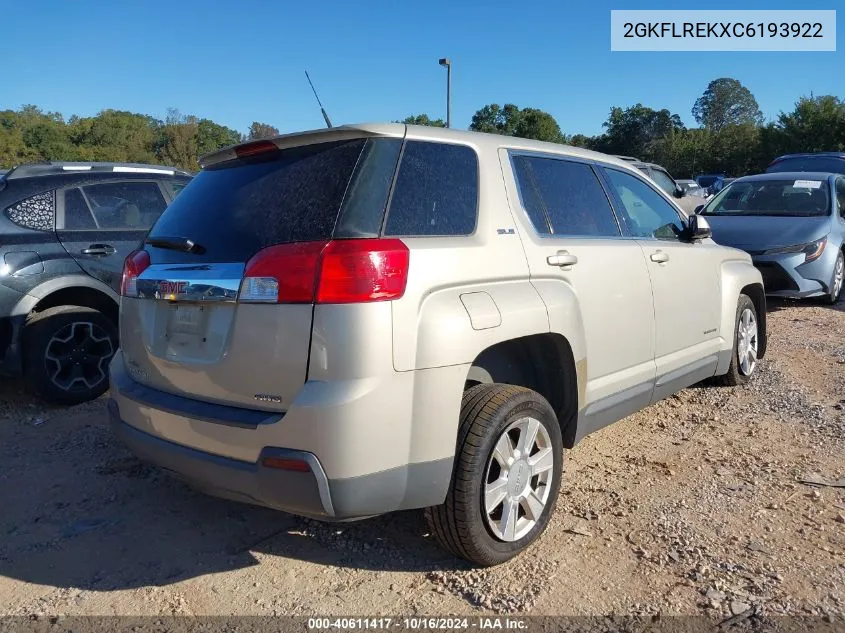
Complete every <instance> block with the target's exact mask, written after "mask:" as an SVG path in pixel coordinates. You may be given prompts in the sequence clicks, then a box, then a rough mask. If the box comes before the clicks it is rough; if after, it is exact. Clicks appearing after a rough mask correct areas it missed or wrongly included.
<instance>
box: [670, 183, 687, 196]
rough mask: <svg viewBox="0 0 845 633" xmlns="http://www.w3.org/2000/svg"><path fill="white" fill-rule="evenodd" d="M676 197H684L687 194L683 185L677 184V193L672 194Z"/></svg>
mask: <svg viewBox="0 0 845 633" xmlns="http://www.w3.org/2000/svg"><path fill="white" fill-rule="evenodd" d="M672 195H673V196H675V197H676V198H683V197H684V196H685V195H686V191H684V188H683V187H681V185H675V193H673V194H672Z"/></svg>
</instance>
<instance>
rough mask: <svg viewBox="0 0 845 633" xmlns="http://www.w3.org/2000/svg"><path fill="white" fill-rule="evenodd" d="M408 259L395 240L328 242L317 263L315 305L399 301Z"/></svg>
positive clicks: (408, 256) (405, 250)
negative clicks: (318, 266)
mask: <svg viewBox="0 0 845 633" xmlns="http://www.w3.org/2000/svg"><path fill="white" fill-rule="evenodd" d="M410 255H411V253H410V251H408V247H407V246H405V244H404V243H403V242H402V241H401V240H396V239H385V240H381V239H363V240H342V241H336V242H329V245H328V246H327V247H326V249H325V250H324V251H323V255H322V257H321V261H320V273H319V277H318V280H317V303H363V302H367V301H389V300H390V299H399V298H400V297H401V296H402V295H403V294H405V284H406V283H407V281H408V264H409V262H410Z"/></svg>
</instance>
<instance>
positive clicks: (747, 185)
mask: <svg viewBox="0 0 845 633" xmlns="http://www.w3.org/2000/svg"><path fill="white" fill-rule="evenodd" d="M702 213H703V214H705V215H767V216H799V217H809V216H823V215H828V214H829V213H830V194H829V192H828V185H827V182H826V181H824V180H794V179H790V180H750V181H748V180H747V181H743V182H734V183H731V184H730V185H728V186H727V187H725V188H724V189H722V191H720V192H719V194H718V195H717V196H716V197H715V198H713V200H712V202H710V204H708V205H707V207H706V208H705V209H704V210H703V211H702Z"/></svg>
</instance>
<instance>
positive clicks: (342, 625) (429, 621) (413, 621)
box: [307, 617, 528, 631]
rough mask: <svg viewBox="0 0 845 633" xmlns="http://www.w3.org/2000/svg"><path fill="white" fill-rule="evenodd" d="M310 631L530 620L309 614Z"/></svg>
mask: <svg viewBox="0 0 845 633" xmlns="http://www.w3.org/2000/svg"><path fill="white" fill-rule="evenodd" d="M307 628H308V630H309V631H328V630H345V631H354V630H378V629H381V630H391V629H400V630H409V631H424V630H446V631H451V630H468V629H478V630H512V631H518V630H523V629H527V628H528V623H527V622H526V621H525V620H522V619H520V618H503V617H473V618H464V617H455V618H452V617H446V618H443V617H410V618H381V617H379V618H364V617H355V618H309V619H308V622H307Z"/></svg>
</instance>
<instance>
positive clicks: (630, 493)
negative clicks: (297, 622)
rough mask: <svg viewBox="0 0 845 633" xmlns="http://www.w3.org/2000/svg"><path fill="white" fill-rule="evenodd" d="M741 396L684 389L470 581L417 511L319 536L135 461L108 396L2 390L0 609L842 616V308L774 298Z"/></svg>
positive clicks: (572, 476) (600, 445)
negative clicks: (514, 554) (531, 539)
mask: <svg viewBox="0 0 845 633" xmlns="http://www.w3.org/2000/svg"><path fill="white" fill-rule="evenodd" d="M769 322H770V334H771V345H770V351H769V355H768V357H767V359H766V361H765V362H764V363H763V364H762V366H761V368H760V371H759V372H758V375H757V377H756V379H755V380H754V381H753V382H752V384H750V385H748V386H747V387H746V388H737V389H724V388H721V389H720V388H714V387H708V388H703V387H697V388H693V389H689V390H687V391H684V392H683V393H681V394H679V395H678V396H675V397H673V398H670V399H669V400H667V401H665V402H662V403H660V404H657V405H655V406H652V407H650V408H648V409H647V410H645V411H643V412H641V413H639V414H637V415H635V416H632V417H630V418H628V419H626V420H624V421H622V422H620V423H619V424H616V425H613V426H611V427H609V428H607V429H605V430H603V431H601V432H600V433H598V434H596V435H595V436H592V437H590V438H587V439H586V440H585V441H584V442H583V443H582V444H580V445H579V446H578V447H577V448H576V449H575V450H573V451H571V452H570V453H569V454H568V462H567V466H566V473H565V476H564V483H563V490H562V495H561V499H560V502H559V505H558V511H557V513H556V515H555V516H554V518H553V520H552V522H551V525H550V527H549V530H548V531H547V533H546V534H545V535H544V536H543V538H542V539H541V541H540V542H539V543H538V544H536V545H535V546H534V547H533V548H532V549H531V550H530V551H529V552H527V554H525V555H524V556H522V557H520V558H518V559H517V560H514V561H512V562H510V563H508V564H506V565H503V566H500V567H498V568H494V569H485V570H476V569H471V568H469V567H468V566H466V565H464V564H462V563H461V562H459V561H456V560H455V559H453V558H451V557H449V556H448V555H445V554H443V553H442V552H441V551H440V550H439V549H438V548H437V547H436V546H435V544H434V543H433V542H432V540H431V538H429V537H428V534H427V530H426V525H425V521H424V520H423V517H422V513H421V512H406V513H400V514H394V515H391V516H387V517H383V518H379V519H373V520H370V521H366V522H363V523H357V524H348V525H340V526H338V525H326V524H320V523H316V522H313V521H308V520H304V519H298V518H294V517H291V516H288V515H285V514H281V513H276V512H273V511H269V510H264V509H260V508H253V507H249V506H244V505H239V504H236V503H231V502H227V501H221V500H217V499H212V498H209V497H206V496H203V495H201V494H199V493H195V492H194V491H192V490H190V489H189V488H187V487H185V486H184V485H183V484H181V483H178V482H175V481H173V480H171V479H169V478H168V477H166V476H164V475H162V474H160V473H158V472H156V471H155V470H153V469H152V468H149V467H147V466H146V465H144V464H142V463H140V462H138V461H137V460H135V459H134V458H133V457H131V456H130V455H129V454H128V453H127V452H126V451H125V450H124V449H123V448H122V447H121V446H120V445H118V444H117V442H116V441H115V440H114V438H113V437H112V436H111V434H110V432H109V429H108V427H107V423H106V416H105V413H104V405H103V402H102V401H100V402H96V403H92V404H90V405H84V406H80V407H76V408H74V409H71V410H60V409H45V408H44V407H43V406H41V405H39V404H38V403H36V402H34V401H32V400H30V399H29V398H27V397H26V396H24V395H23V394H22V393H21V391H20V387H19V385H16V384H9V383H6V384H4V385H3V386H0V402H2V404H0V611H2V612H4V613H6V614H16V615H32V614H137V615H141V614H231V615H234V614H278V615H281V614H303V615H305V614H307V615H316V614H335V615H353V614H357V615H394V616H399V615H413V614H427V615H437V614H447V613H449V614H480V613H485V612H487V613H489V612H496V613H521V614H525V613H531V614H584V615H587V614H610V613H612V614H642V615H648V614H656V613H661V614H711V615H720V616H725V617H727V616H728V615H730V614H731V612H734V613H738V612H744V611H746V610H747V609H748V608H750V607H753V608H756V609H758V610H760V611H761V612H763V613H767V614H778V613H789V614H815V615H824V616H826V617H829V618H831V617H832V618H834V619H835V620H838V619H840V618H841V617H843V616H845V489H843V488H836V487H822V486H811V485H806V484H803V483H800V482H799V479H801V478H803V477H806V476H810V475H813V474H816V475H820V476H822V477H824V478H826V479H828V480H836V479H838V478H840V477H845V459H843V458H845V433H844V432H845V304H840V306H839V307H838V308H837V309H833V308H829V307H823V306H821V305H818V304H814V303H801V304H794V303H775V304H773V305H772V306H771V310H770V313H769Z"/></svg>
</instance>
